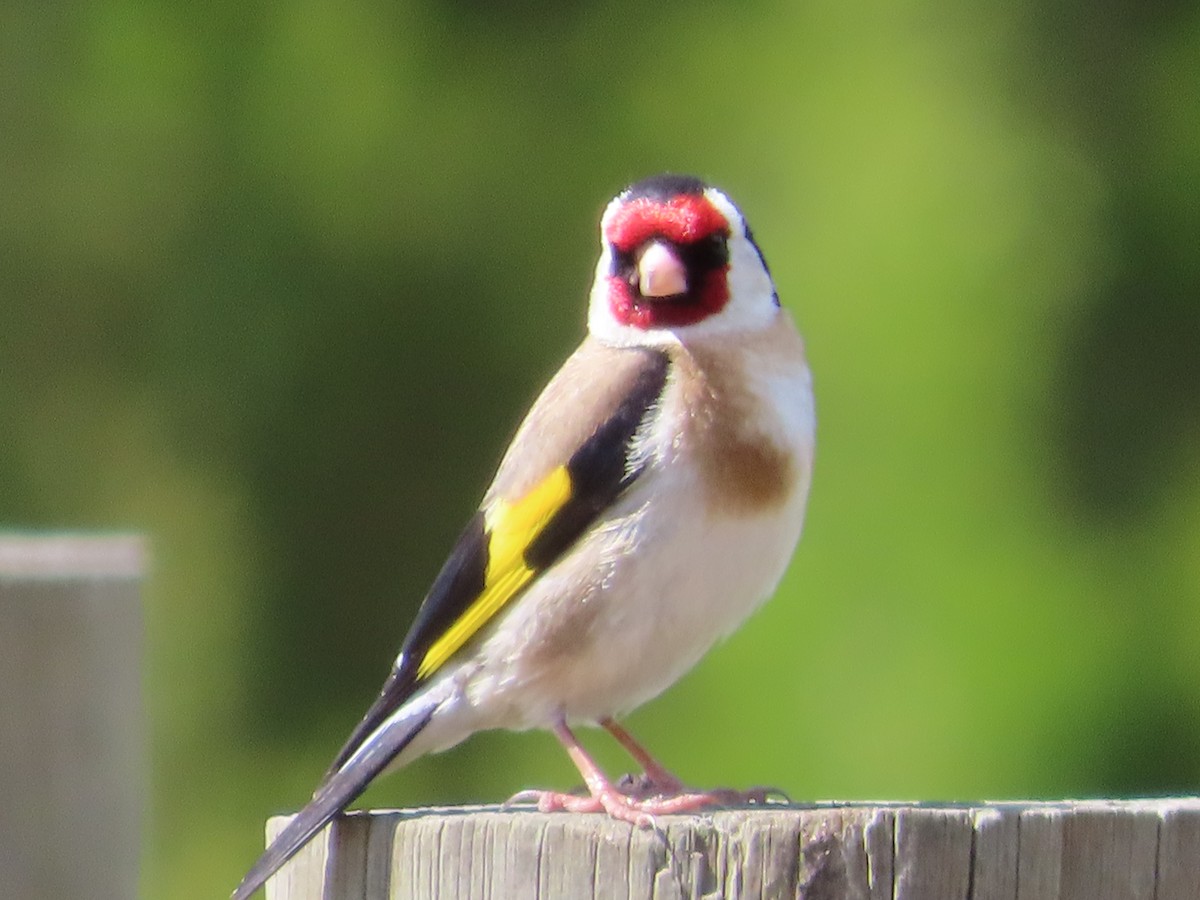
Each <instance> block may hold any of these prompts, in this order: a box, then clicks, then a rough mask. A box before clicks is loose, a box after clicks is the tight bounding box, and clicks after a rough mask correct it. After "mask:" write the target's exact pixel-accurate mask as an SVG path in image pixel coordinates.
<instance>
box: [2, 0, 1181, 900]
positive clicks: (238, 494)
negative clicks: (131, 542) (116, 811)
mask: <svg viewBox="0 0 1200 900" xmlns="http://www.w3.org/2000/svg"><path fill="white" fill-rule="evenodd" d="M0 58H3V59H4V60H5V67H6V74H5V77H4V84H5V87H4V89H3V90H0V121H2V122H3V128H2V129H0V167H2V170H3V172H4V173H5V175H4V178H3V179H2V180H0V335H2V336H3V337H2V338H0V347H2V348H3V357H2V365H0V416H2V421H3V422H4V431H5V440H4V441H2V442H0V483H2V484H3V485H4V491H3V493H2V494H0V518H2V519H3V521H4V522H6V523H9V524H13V525H21V526H44V527H71V528H76V527H88V526H95V527H105V528H107V527H132V528H136V529H140V530H144V531H145V532H147V533H148V534H149V535H150V536H151V539H152V542H153V547H154V556H155V566H154V572H153V578H152V580H151V582H150V584H149V587H148V591H147V604H148V619H149V634H148V641H147V646H148V651H147V652H148V659H147V666H148V677H147V689H148V697H149V708H150V716H151V730H152V736H153V746H152V748H151V760H152V763H153V771H152V803H151V809H150V812H149V819H148V828H147V851H146V867H145V879H144V892H145V895H146V896H148V897H193V896H195V897H201V896H222V892H223V891H227V890H229V889H230V888H232V886H233V885H234V884H235V883H236V881H237V879H238V878H239V877H240V875H241V873H242V869H243V868H244V866H245V865H246V864H247V863H249V862H250V861H251V859H252V858H253V856H254V855H255V852H256V850H257V848H258V847H259V845H260V842H261V838H260V835H261V825H262V821H263V819H264V818H265V817H266V816H267V815H268V814H270V813H273V812H275V811H280V810H285V809H289V808H294V807H296V806H297V805H298V804H300V803H302V802H303V800H304V799H305V797H306V796H307V792H308V790H309V789H310V788H311V786H312V783H313V781H314V780H315V778H316V777H317V776H318V775H319V773H320V772H321V771H322V770H323V767H324V765H325V764H326V762H327V761H328V759H329V758H330V756H331V754H332V753H333V752H334V751H335V750H336V748H337V746H338V745H339V743H340V741H341V739H342V738H343V737H344V735H345V733H346V732H347V731H348V729H349V728H350V727H351V725H352V724H353V723H354V721H355V720H356V718H357V716H358V714H359V713H360V712H361V711H362V710H363V709H364V708H365V706H366V705H367V703H368V702H369V700H370V698H371V696H372V694H373V693H374V691H375V689H376V687H377V686H378V684H379V682H380V681H381V679H382V677H383V676H384V674H385V672H386V669H387V666H388V665H389V663H390V660H391V658H392V657H393V655H394V653H395V650H396V643H397V641H398V640H399V638H400V636H401V635H402V633H403V631H404V629H405V627H406V625H407V622H408V620H409V618H410V616H411V615H412V613H413V611H414V609H415V606H416V604H417V603H418V602H419V600H420V598H421V596H422V593H423V590H424V587H425V586H426V584H427V583H428V582H429V580H430V578H431V577H432V575H433V574H434V572H435V571H436V569H437V567H438V565H439V564H440V562H441V555H442V554H443V553H444V552H445V551H446V549H447V548H448V546H449V544H450V542H451V540H452V538H453V536H454V534H455V533H456V532H457V530H458V527H459V525H460V524H461V523H462V521H463V520H464V519H465V517H466V516H467V515H468V514H469V512H470V511H471V509H472V507H473V504H474V503H475V502H476V499H477V497H478V495H479V493H480V491H481V490H482V488H483V486H484V485H485V484H486V481H487V479H488V476H489V474H490V467H491V466H492V465H493V464H494V463H495V461H496V460H497V459H498V457H499V453H500V451H501V449H502V447H503V444H504V442H505V440H506V438H507V436H508V434H509V433H510V432H511V429H512V428H513V427H514V426H515V424H516V421H517V419H518V417H519V415H520V413H521V411H522V410H523V409H524V406H525V404H526V403H527V402H528V401H529V400H530V399H531V398H532V396H533V394H534V393H535V391H536V389H537V387H538V385H539V384H540V382H541V381H542V380H543V379H544V378H545V377H546V376H547V375H548V374H549V373H550V372H551V371H552V370H553V368H554V367H555V366H556V365H557V362H558V361H559V360H560V359H561V358H562V357H563V356H564V355H565V354H566V353H567V352H568V351H569V350H570V348H571V347H572V346H573V344H574V342H575V341H576V340H577V339H578V338H579V337H580V335H581V334H582V330H583V310H584V300H585V289H586V285H587V282H588V280H589V278H590V274H591V267H592V265H593V256H594V253H595V252H596V249H595V248H596V241H597V238H596V235H595V219H596V216H597V215H598V213H599V211H600V209H601V208H602V206H603V204H604V202H605V201H606V200H607V199H608V197H609V196H610V195H611V194H612V193H613V192H614V191H616V190H617V189H619V188H620V187H622V186H623V185H624V184H625V183H627V182H629V181H630V180H632V179H634V178H637V177H640V176H642V175H646V174H649V173H652V172H655V171H658V170H663V169H673V170H677V171H690V172H695V173H696V174H699V175H702V176H705V177H708V178H710V179H712V180H713V181H714V182H716V183H718V184H720V185H721V186H723V187H725V188H726V189H727V190H728V191H729V192H730V193H731V194H732V196H734V197H735V198H736V199H737V200H738V201H739V202H740V203H741V205H742V207H743V208H744V210H745V211H746V213H747V215H748V217H749V218H750V220H751V221H752V222H753V224H754V227H755V231H756V234H757V236H758V237H759V240H760V242H761V244H762V246H763V249H764V251H765V252H766V254H767V257H768V259H769V260H770V261H771V264H772V268H773V271H774V273H775V275H776V278H777V280H778V282H779V290H780V294H781V296H782V297H783V298H784V302H785V304H786V305H787V306H789V307H790V308H791V310H792V311H793V312H794V314H795V315H796V317H797V319H798V321H799V323H800V325H801V327H802V329H803V331H804V333H805V335H806V337H807V340H808V343H809V350H810V353H811V358H812V363H813V367H814V371H815V375H816V380H817V392H818V412H819V417H820V429H819V447H818V464H817V472H816V480H815V484H814V490H813V495H812V505H811V509H810V516H809V523H808V526H807V529H808V531H807V535H806V537H805V540H804V542H803V543H802V546H801V550H800V552H799V553H798V554H797V557H796V560H795V563H794V565H793V567H792V569H791V571H790V573H789V575H788V577H787V578H786V580H785V582H784V584H783V586H782V588H781V589H780V591H779V594H778V596H777V597H776V598H775V599H774V601H773V602H772V603H771V604H770V605H769V606H768V607H766V608H765V609H764V611H763V612H762V613H760V614H759V615H758V616H757V617H756V618H755V619H754V620H752V621H751V623H750V624H749V625H748V626H747V627H746V628H745V629H743V631H742V632H741V633H739V634H738V635H737V636H736V637H735V638H734V639H732V640H731V641H730V642H729V643H728V644H727V645H725V646H723V647H721V648H720V649H718V650H717V651H716V652H715V653H713V654H712V655H711V657H710V658H709V659H708V660H706V661H705V662H704V663H703V664H702V665H701V666H700V667H699V669H698V670H697V671H696V672H695V673H693V674H692V675H691V676H689V677H688V678H687V679H686V680H685V681H684V682H683V683H681V684H680V686H679V687H677V688H675V689H673V690H672V691H671V692H670V694H669V695H668V696H667V697H665V698H664V699H663V700H660V701H658V702H656V703H655V704H653V705H651V706H649V707H647V708H646V709H644V710H643V711H641V712H639V713H638V714H636V715H635V716H633V718H632V727H633V728H634V729H635V730H636V731H637V732H638V733H639V734H640V735H642V736H643V737H644V738H645V739H646V740H647V742H648V743H649V744H650V745H651V746H652V747H654V748H655V749H656V750H657V751H658V752H659V753H660V754H661V755H662V757H663V758H664V759H665V760H666V761H668V762H669V763H670V764H672V765H673V766H674V767H675V768H677V769H678V770H679V771H680V772H681V773H682V774H683V775H684V776H685V777H687V778H689V779H692V780H694V781H695V782H697V783H701V784H708V783H729V784H735V785H740V784H748V783H768V784H777V785H779V786H781V787H783V788H786V789H787V790H788V791H789V792H790V793H791V794H792V795H793V796H795V797H799V798H804V797H830V796H836V797H867V796H870V797H880V796H884V797H920V798H926V799H933V798H946V797H985V796H986V797H1016V796H1061V795H1072V796H1075V795H1104V794H1118V793H1120V794H1136V793H1144V792H1160V791H1194V790H1195V789H1196V786H1197V784H1198V783H1200V715H1197V714H1196V713H1195V710H1196V709H1200V662H1198V661H1197V660H1200V655H1198V654H1196V653H1195V646H1196V644H1197V642H1198V640H1200V603H1197V596H1198V595H1200V563H1198V561H1200V515H1198V512H1200V465H1198V463H1197V456H1196V454H1195V453H1194V452H1193V447H1194V445H1195V440H1196V437H1197V433H1198V430H1200V428H1198V426H1200V415H1198V414H1200V400H1198V399H1197V398H1200V367H1198V366H1197V365H1196V361H1195V357H1196V352H1197V348H1198V347H1200V302H1198V299H1200V251H1198V248H1200V215H1198V213H1197V211H1198V210H1200V125H1198V122H1200V120H1198V119H1197V117H1196V115H1195V111H1196V109H1197V108H1200V96H1198V95H1200V81H1198V80H1197V79H1196V78H1195V73H1196V71H1197V69H1198V67H1200V18H1198V17H1197V15H1196V12H1195V10H1194V9H1191V8H1189V7H1187V6H1186V5H1185V4H1176V5H1171V4H1166V5H1161V4H1160V5H1145V4H1137V3H1134V2H1132V0H1125V2H1123V3H1120V2H1118V3H1116V4H1108V6H1107V7H1105V9H1104V10H1103V14H1098V13H1097V10H1096V9H1094V8H1093V6H1092V5H1085V4H1081V3H1064V4H1051V5H1050V6H1046V5H1045V4H1041V5H1039V4H1034V3H1016V4H1007V5H1005V4H1001V5H997V4H985V3H977V4H973V5H972V6H971V7H970V8H964V7H962V5H961V4H952V3H945V2H937V0H925V2H920V3H916V4H909V5H906V6H903V5H902V6H897V5H882V6H881V5H878V4H876V5H872V6H871V7H870V8H869V9H867V8H865V7H863V8H859V7H856V6H854V5H853V4H849V5H847V4H832V3H825V4H787V3H775V4H772V3H765V2H763V3H754V4H744V5H741V6H739V7H736V8H734V7H728V8H727V7H723V6H720V5H717V4H700V3H694V4H674V5H667V4H658V5H653V4H651V5H646V4H635V3H632V2H627V0H611V2H599V3H590V4H560V5H554V4H544V3H533V2H523V3H507V4H471V3H465V2H456V3H453V2H444V3H435V2H432V0H427V2H423V3H397V4H384V3H371V2H357V3H355V2H352V3H343V4H333V3H327V2H321V0H299V2H292V3H285V4H274V5H269V4H253V3H251V4H244V3H242V4H235V3H217V4H201V5H194V4H192V5H180V4H172V3H166V2H162V0H100V2H97V3H91V4H75V5H66V6H63V5H57V6H55V7H53V8H51V7H46V6H44V5H36V4H29V3H25V4H20V3H18V4H9V5H8V6H7V7H6V8H5V10H4V11H3V12H2V13H0ZM601 743H602V742H600V741H597V745H598V746H599V745H600V744H601ZM602 757H603V758H604V759H605V760H606V761H608V762H609V763H610V764H611V765H612V767H613V768H614V769H615V770H620V769H621V768H622V767H623V766H624V765H625V762H624V761H623V760H622V759H621V758H620V757H619V756H618V755H616V754H611V753H609V752H608V751H603V752H602ZM573 778H574V776H573V775H572V773H571V771H570V769H569V767H568V766H567V764H566V762H565V760H563V759H562V754H561V753H560V751H559V750H558V749H557V747H556V746H555V745H554V742H553V741H552V740H550V739H549V738H546V737H544V736H515V737H514V736H507V735H488V736H481V737H479V738H477V739H475V740H473V741H471V742H469V743H468V744H467V745H465V746H464V747H463V748H460V749H458V750H456V751H453V752H452V753H450V754H447V755H445V756H442V757H438V758H433V759H427V760H422V761H420V762H419V763H417V764H416V765H415V766H413V767H412V768H411V769H409V770H407V771H406V772H404V773H401V774H398V775H396V776H395V777H393V778H391V779H389V780H386V781H385V782H384V783H383V784H382V785H380V786H377V787H375V788H373V789H372V790H371V791H370V792H369V793H368V794H367V796H366V798H365V799H364V802H366V803H374V804H380V805H382V804H390V805H396V804H418V803H426V802H440V801H468V800H496V799H499V798H503V797H505V796H507V795H508V794H511V793H512V792H514V791H516V790H518V789H520V788H522V787H528V786H531V785H566V784H569V783H572V782H573Z"/></svg>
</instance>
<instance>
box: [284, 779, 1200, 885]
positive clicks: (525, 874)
mask: <svg viewBox="0 0 1200 900" xmlns="http://www.w3.org/2000/svg"><path fill="white" fill-rule="evenodd" d="M288 819H289V817H287V816H278V817H275V818H273V819H272V820H271V821H270V822H269V823H268V827H267V834H268V839H270V838H271V837H273V836H274V835H275V834H276V833H278V831H279V830H280V829H281V828H282V827H283V825H284V824H285V823H286V822H287V821H288ZM267 896H268V900H382V898H392V897H405V898H410V897H411V898H454V897H463V898H467V897H484V896H487V897H529V898H557V897H572V898H576V897H580V898H586V897H596V898H631V900H634V898H636V900H641V898H651V897H653V898H665V897H797V898H807V900H818V898H819V900H968V898H969V900H1018V898H1020V900H1101V898H1105V900H1108V898H1111V900H1127V898H1128V900H1196V898H1200V798H1197V797H1179V798H1164V799H1152V800H1084V801H1071V800H1064V801H1056V802H1035V801H1029V802H982V803H971V804H961V805H960V804H903V803H818V804H810V805H796V804H789V805H784V804H769V805H766V806H761V807H753V808H747V809H734V810H722V811H714V812H711V813H705V814H701V815H690V816H664V817H661V818H660V819H658V820H657V823H656V826H655V827H654V828H653V829H637V828H633V827H631V826H629V825H627V824H624V823H621V822H616V821H613V820H612V819H609V818H607V817H605V816H602V815H576V814H569V813H539V812H536V811H534V810H531V809H528V808H522V807H511V808H500V807H494V806H492V807H484V806H480V807H445V808H429V809H409V810H389V811H367V812H354V813H349V814H347V815H346V816H344V817H342V818H341V819H339V820H337V821H336V822H334V823H333V824H332V825H331V826H330V827H329V828H327V829H326V830H325V831H324V832H322V833H321V834H320V835H319V836H318V837H317V838H316V839H315V840H314V841H313V842H312V843H311V844H310V845H309V846H308V847H306V848H305V849H304V850H303V851H302V852H301V853H300V854H299V855H298V856H297V857H296V858H295V859H294V860H293V861H292V862H291V863H289V864H288V866H286V867H285V868H284V869H283V870H281V872H280V873H279V875H277V876H276V878H275V879H274V880H273V881H272V882H271V883H270V884H269V885H268V891H267Z"/></svg>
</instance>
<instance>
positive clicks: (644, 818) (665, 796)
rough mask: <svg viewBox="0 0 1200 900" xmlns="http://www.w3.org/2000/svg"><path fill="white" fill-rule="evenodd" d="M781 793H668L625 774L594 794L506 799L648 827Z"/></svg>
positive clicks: (537, 793)
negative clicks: (663, 818) (663, 820)
mask: <svg viewBox="0 0 1200 900" xmlns="http://www.w3.org/2000/svg"><path fill="white" fill-rule="evenodd" d="M782 793H783V792H782V791H778V790H775V789H773V788H751V789H750V790H747V791H735V790H730V789H726V788H716V789H714V790H711V791H689V790H677V791H674V792H670V793H668V792H664V791H662V790H661V786H660V785H657V784H653V783H652V782H650V781H648V780H647V779H646V778H645V777H644V776H626V778H623V779H622V780H621V783H620V784H618V785H610V786H607V787H603V788H601V789H600V790H599V791H597V792H596V793H594V794H568V793H563V792H561V791H539V790H530V791H521V793H519V794H516V795H514V796H513V797H512V798H511V799H509V801H508V802H509V803H534V804H536V805H537V808H538V811H539V812H574V813H607V814H608V815H610V816H612V817H613V818H614V819H617V820H618V821H621V822H628V823H630V824H631V825H636V826H637V827H639V828H649V827H651V826H652V825H653V824H654V817H655V816H669V815H680V814H684V813H694V812H699V811H700V810H703V809H710V808H713V807H737V806H759V805H762V804H765V803H768V802H770V798H771V797H772V796H775V795H782Z"/></svg>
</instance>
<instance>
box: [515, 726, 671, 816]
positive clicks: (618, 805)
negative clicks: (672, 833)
mask: <svg viewBox="0 0 1200 900" xmlns="http://www.w3.org/2000/svg"><path fill="white" fill-rule="evenodd" d="M554 736H555V737H556V738H558V740H559V743H561V744H562V745H563V747H564V748H565V749H566V751H567V755H568V756H570V757H571V762H573V763H575V768H577V769H578V770H579V774H580V775H582V776H583V783H584V784H585V785H587V789H588V794H589V796H587V797H580V796H578V795H576V794H563V793H559V792H557V791H522V792H521V793H519V794H517V795H516V796H515V797H513V798H512V800H510V801H509V802H512V801H518V800H536V801H537V807H538V809H539V810H540V811H542V812H559V811H566V812H606V813H608V814H609V815H610V816H612V817H613V818H614V819H619V820H621V821H622V822H629V823H630V824H632V825H637V826H638V827H640V828H648V827H650V826H651V825H653V824H654V821H653V819H652V818H651V816H652V815H653V813H652V812H651V811H648V810H643V809H642V808H641V806H640V804H638V803H637V802H636V801H633V800H630V799H629V798H628V797H626V796H625V795H624V794H622V793H621V792H620V791H619V790H617V788H616V787H614V786H613V783H612V782H611V781H609V780H608V776H607V775H605V774H604V772H602V771H601V770H600V767H599V766H598V765H596V761H595V760H594V759H592V758H591V756H589V755H588V752H587V751H586V750H584V749H583V745H582V744H580V743H579V739H578V738H576V737H575V735H574V733H573V732H572V731H571V729H570V728H568V727H567V723H566V722H563V721H559V722H558V724H556V725H555V726H554Z"/></svg>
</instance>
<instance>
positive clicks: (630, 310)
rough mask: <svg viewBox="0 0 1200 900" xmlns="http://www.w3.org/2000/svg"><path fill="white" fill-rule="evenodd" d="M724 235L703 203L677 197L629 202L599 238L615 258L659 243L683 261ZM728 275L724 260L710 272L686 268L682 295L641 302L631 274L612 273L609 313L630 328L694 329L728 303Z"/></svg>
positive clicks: (722, 222)
mask: <svg viewBox="0 0 1200 900" xmlns="http://www.w3.org/2000/svg"><path fill="white" fill-rule="evenodd" d="M728 234H729V223H728V222H727V221H726V219H725V217H724V216H723V215H721V213H720V212H719V211H718V210H717V209H716V207H714V206H713V205H712V204H711V203H710V202H709V201H708V198H707V197H704V196H703V195H697V194H681V195H679V196H676V197H672V198H671V199H670V200H668V201H666V202H662V201H658V200H652V199H650V198H649V197H638V198H637V199H634V200H630V201H629V202H628V203H625V204H623V205H622V206H621V207H620V208H619V209H618V210H617V211H616V212H615V213H614V214H613V217H612V219H611V220H610V221H609V222H608V225H607V227H606V228H605V232H604V236H605V238H606V239H607V240H608V242H609V243H610V244H612V246H613V250H614V251H615V253H616V254H618V256H621V255H624V256H626V257H630V256H632V255H633V254H635V253H636V252H637V250H638V248H640V247H641V246H642V245H644V244H645V243H646V242H648V241H651V240H655V239H661V240H665V241H667V242H669V243H670V244H672V245H673V246H674V247H675V248H676V249H677V250H678V251H679V252H680V254H681V256H684V257H685V258H686V257H687V256H688V255H689V253H688V251H689V249H690V248H694V247H695V245H697V244H702V242H706V241H708V240H710V239H712V238H713V237H714V235H726V236H727V235H728ZM721 246H722V248H723V246H724V245H723V244H722V245H721ZM728 271H729V266H728V264H726V263H725V261H724V258H722V259H721V262H720V264H719V265H717V266H716V267H713V268H709V267H707V266H700V267H699V268H698V269H693V267H691V266H689V272H688V282H689V284H688V291H687V293H686V294H682V295H680V296H678V297H643V296H642V295H641V294H640V293H639V292H638V289H637V278H636V273H634V274H633V275H627V274H624V273H620V272H618V273H614V274H613V275H611V276H610V277H609V279H608V302H609V308H610V309H611V310H612V312H613V316H614V317H615V318H616V319H617V321H618V322H621V323H622V324H624V325H632V326H634V327H635V328H672V327H679V326H684V325H694V324H695V323H697V322H699V321H701V320H702V319H706V318H708V317H709V316H711V315H713V314H714V313H718V312H720V311H721V309H722V308H723V307H724V306H725V304H726V303H727V302H728V301H729V285H728V283H727V281H726V277H725V276H726V274H727V273H728Z"/></svg>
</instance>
